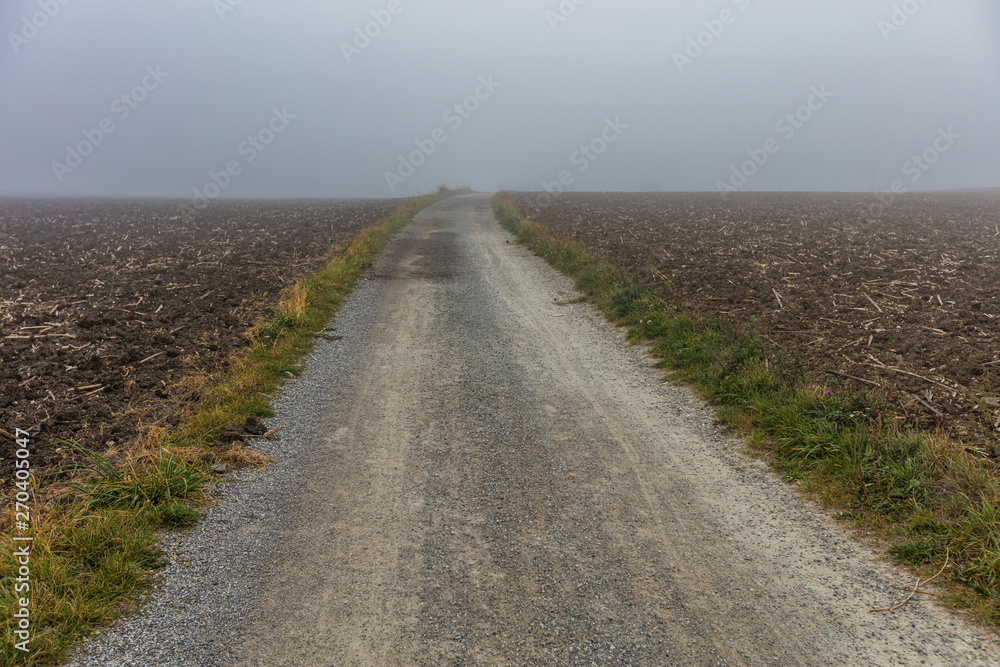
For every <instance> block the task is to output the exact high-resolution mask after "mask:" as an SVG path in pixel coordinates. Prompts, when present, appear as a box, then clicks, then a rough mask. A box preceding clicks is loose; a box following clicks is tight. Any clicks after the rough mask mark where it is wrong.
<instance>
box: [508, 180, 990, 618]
mask: <svg viewBox="0 0 1000 667" xmlns="http://www.w3.org/2000/svg"><path fill="white" fill-rule="evenodd" d="M493 209H494V213H495V214H496V217H497V220H498V221H499V222H500V224H501V225H502V226H503V227H505V228H506V229H507V230H509V231H510V232H511V233H513V234H514V235H515V236H516V237H517V239H518V241H519V242H520V243H522V244H524V245H525V246H527V247H528V248H530V249H531V250H533V251H534V252H535V253H537V254H538V255H540V256H541V257H543V258H545V259H546V260H547V261H548V262H549V263H551V264H552V265H553V266H555V267H556V268H558V269H559V270H561V271H562V272H564V273H566V274H568V275H569V276H571V277H573V278H575V279H576V286H577V289H579V290H580V291H581V292H582V293H583V294H585V295H586V297H587V298H588V300H589V301H590V302H591V303H593V304H594V305H595V306H596V307H598V308H599V309H600V310H602V311H603V312H604V313H605V315H606V316H607V317H608V318H609V319H611V320H612V321H614V322H616V323H618V324H620V325H623V326H627V327H628V328H629V336H630V338H631V339H632V340H633V341H636V342H638V341H645V342H647V343H648V344H649V345H650V347H651V351H652V353H653V355H654V356H655V357H657V358H658V359H660V362H659V363H660V365H661V367H665V368H669V369H671V371H672V373H671V379H672V380H677V381H681V382H684V383H687V384H689V385H690V386H692V387H693V388H694V389H695V390H696V391H698V392H699V393H700V394H701V395H702V396H704V397H705V398H706V399H707V400H708V401H710V402H711V403H712V404H714V405H715V406H716V412H717V416H718V418H719V420H720V421H721V422H723V423H725V424H727V425H728V426H730V427H732V428H734V429H736V430H737V431H739V432H740V433H742V434H744V435H746V436H747V437H748V439H749V441H750V443H751V445H752V446H753V447H754V448H755V449H756V450H757V451H758V452H759V453H761V454H762V455H764V456H766V457H767V459H768V460H769V461H770V463H771V464H772V465H773V466H774V467H775V468H777V469H778V470H780V471H782V472H783V473H784V475H785V476H786V478H789V479H795V480H798V481H799V482H800V484H801V485H802V488H803V489H804V490H805V491H806V492H807V493H809V494H810V495H812V496H813V497H814V498H816V499H818V500H820V501H822V502H824V503H826V504H827V505H828V506H830V507H833V508H835V509H838V510H840V514H839V517H840V518H842V519H845V520H848V521H850V522H851V524H852V526H854V527H855V528H857V529H859V530H860V531H863V532H865V533H867V534H871V535H874V536H876V537H878V538H879V539H880V541H881V542H882V543H883V544H884V545H885V546H886V547H887V549H888V551H889V552H890V553H891V555H892V556H893V557H894V558H895V559H896V560H897V561H898V562H899V563H901V564H903V565H905V566H908V567H909V568H911V569H912V570H913V571H914V572H915V573H917V574H918V575H922V576H923V577H928V576H930V575H931V574H933V573H934V572H936V571H937V570H938V568H941V567H942V566H944V564H945V562H946V561H947V563H948V566H947V568H945V571H944V573H943V574H942V575H941V577H939V579H938V580H936V581H938V582H940V581H942V580H943V581H944V582H946V583H947V584H948V585H947V590H948V593H947V594H946V595H945V596H944V597H943V598H942V600H943V601H944V603H945V604H948V605H951V606H953V607H957V608H964V609H967V610H969V611H970V612H971V613H972V614H973V616H974V617H976V618H977V619H978V620H980V621H984V622H986V623H991V624H1000V521H998V518H1000V517H998V513H1000V512H998V507H1000V506H998V502H1000V478H998V475H997V473H996V470H995V469H993V468H991V467H990V465H989V464H988V463H987V462H984V461H983V460H981V459H980V458H979V457H976V456H970V455H969V454H968V453H967V452H966V450H965V449H964V448H963V447H962V446H961V445H960V444H959V443H952V442H948V441H946V440H943V439H941V438H939V437H937V436H935V435H933V434H928V433H923V432H918V431H915V430H907V429H903V428H900V427H898V426H895V425H894V421H893V420H891V419H889V418H888V417H889V416H890V415H891V414H892V409H893V408H892V406H890V405H888V404H886V403H884V402H881V401H879V400H877V399H875V398H873V397H871V396H870V395H868V394H867V393H865V392H863V391H857V390H855V389H853V388H851V387H850V386H848V385H846V384H844V383H843V382H840V381H838V380H836V379H834V378H831V379H830V381H829V382H823V383H821V382H818V381H816V380H815V379H812V380H811V379H810V377H811V376H810V374H809V372H808V369H806V368H803V367H802V366H801V365H800V364H798V363H796V361H795V360H794V359H791V358H782V357H778V356H776V355H775V354H774V353H771V352H769V351H768V350H767V349H766V348H765V346H764V344H763V343H762V341H761V338H760V337H759V336H758V335H757V334H756V333H755V332H754V331H753V329H752V328H749V329H745V328H740V327H738V326H736V325H734V324H732V323H727V322H720V321H713V320H708V319H702V318H696V317H692V316H690V315H688V314H686V313H685V312H684V311H683V310H682V309H680V308H679V307H678V306H677V305H676V304H673V303H671V302H670V297H669V295H667V294H660V293H658V292H657V291H656V290H654V288H652V287H649V286H643V285H641V284H639V283H638V282H637V280H636V279H635V278H634V277H632V276H630V275H628V274H627V273H625V272H623V271H621V270H619V269H618V268H616V267H615V266H613V265H611V264H609V263H608V262H606V261H604V260H603V259H601V258H599V257H596V256H594V255H592V254H589V253H588V252H587V251H586V250H585V249H584V248H583V247H582V246H580V245H577V244H575V243H571V242H566V241H564V240H561V239H558V238H555V237H554V236H553V235H552V234H551V233H550V232H549V231H548V230H547V229H546V228H544V227H543V226H541V225H538V224H536V223H533V222H531V221H528V220H524V219H522V217H521V215H520V213H519V211H518V210H517V208H516V206H515V204H514V202H513V200H511V199H510V198H509V197H507V196H506V195H504V194H503V193H501V194H499V195H497V196H496V197H494V199H493Z"/></svg>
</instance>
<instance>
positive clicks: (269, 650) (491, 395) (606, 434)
mask: <svg viewBox="0 0 1000 667" xmlns="http://www.w3.org/2000/svg"><path fill="white" fill-rule="evenodd" d="M574 297H575V293H574V292H573V291H572V289H571V285H570V283H569V282H568V281H567V280H566V279H564V278H563V277H561V276H558V275H556V274H555V272H554V271H553V270H552V269H551V268H549V267H548V266H547V265H546V264H544V262H542V260H540V259H539V258H537V257H534V256H532V255H531V254H530V253H528V252H527V251H526V250H524V249H522V248H520V247H518V246H516V245H514V244H513V242H512V241H511V237H510V236H509V235H508V234H506V233H505V232H503V231H502V230H501V229H500V228H499V227H498V226H497V224H496V223H495V221H494V220H493V217H492V213H491V211H490V206H489V199H488V197H487V196H485V195H470V196H462V197H455V198H452V199H449V200H446V201H444V202H442V203H439V204H437V205H435V206H433V207H432V208H430V209H428V210H426V211H425V212H424V213H422V214H421V215H420V216H419V217H418V218H417V220H416V222H415V223H414V224H413V225H412V226H411V227H410V228H408V229H407V230H406V231H405V232H403V233H402V234H401V235H400V236H399V237H397V239H396V240H395V241H393V243H392V244H391V245H390V247H389V248H388V250H387V251H386V253H385V254H384V255H383V257H382V258H381V259H380V261H379V263H378V264H377V266H376V267H375V268H374V270H373V271H372V272H371V274H370V276H369V279H368V280H366V281H365V282H364V283H363V284H362V286H361V287H359V289H358V291H357V292H355V294H354V295H353V296H352V298H351V300H350V301H349V303H348V304H347V305H346V306H345V309H344V310H343V311H342V313H341V315H340V316H339V317H338V319H337V321H336V322H335V323H334V326H336V327H337V334H338V335H342V336H344V339H343V340H341V341H336V342H329V343H323V345H322V346H321V348H320V349H318V351H317V354H316V357H315V360H314V361H312V362H310V368H309V370H308V371H307V372H306V373H305V374H304V375H303V377H302V378H300V379H299V380H296V381H295V382H293V383H292V384H291V385H290V386H289V388H288V390H287V391H286V393H285V395H284V396H283V398H282V401H281V404H280V405H279V411H278V415H277V417H276V418H275V419H274V420H273V423H274V424H275V425H277V424H286V425H287V426H286V429H287V430H286V436H285V439H284V441H283V443H282V445H281V446H280V448H279V449H277V450H275V451H274V452H272V455H274V456H275V457H276V458H278V459H279V460H280V463H279V464H278V465H276V466H274V467H273V468H272V469H271V470H269V471H268V472H266V473H263V474H262V475H260V476H258V477H255V478H253V479H250V480H249V481H247V482H245V484H247V485H250V488H253V486H254V485H260V484H265V486H264V487H261V488H262V489H263V490H261V491H259V492H253V493H256V494H257V495H256V496H254V497H256V498H258V499H257V500H254V498H251V497H250V496H252V495H253V493H250V492H245V491H240V492H234V493H236V494H237V495H236V496H233V498H230V500H229V506H228V507H226V508H223V509H220V510H218V511H217V512H215V513H213V514H212V515H210V517H209V520H208V521H206V523H205V525H203V526H202V527H201V528H199V529H198V531H202V534H201V536H200V537H199V532H198V531H196V532H195V533H193V534H191V535H190V536H187V537H185V538H184V539H185V540H188V541H187V542H183V543H181V542H174V543H170V545H169V548H168V551H170V552H171V553H173V554H175V555H176V554H177V553H182V552H183V553H189V554H190V553H192V552H194V551H199V553H200V555H199V556H198V557H194V556H190V558H191V559H194V561H195V562H194V563H193V564H190V565H189V566H188V569H189V570H190V568H194V569H195V573H194V574H192V573H191V572H190V571H188V572H181V571H180V570H182V569H183V568H174V569H172V570H171V571H169V572H168V573H167V576H166V584H165V592H164V593H162V594H161V596H160V598H161V599H162V597H163V596H164V595H165V596H167V597H168V598H169V599H170V600H173V601H174V602H171V603H170V604H164V603H162V602H160V603H155V604H154V605H153V607H152V608H151V609H150V612H149V614H147V616H146V617H145V618H144V619H142V620H141V622H140V625H138V626H137V625H134V624H133V626H132V627H131V628H130V629H126V628H124V627H122V628H116V629H114V630H112V631H111V632H110V633H109V634H108V635H107V636H106V637H104V638H102V639H101V640H100V641H99V642H98V643H97V645H96V646H97V647H96V648H92V649H90V651H91V652H90V653H89V657H86V656H85V657H84V658H83V661H82V662H81V663H80V664H97V663H88V662H86V660H87V659H96V658H95V657H94V656H101V657H104V658H108V659H112V658H115V657H117V658H118V660H117V661H116V662H114V663H112V662H109V663H108V664H132V663H131V662H129V660H133V659H134V660H139V657H138V656H141V655H145V656H146V660H147V662H146V663H140V662H137V663H136V664H154V663H155V664H161V663H160V662H157V660H162V661H163V662H162V664H220V665H221V664H229V665H241V666H243V665H246V666H255V667H256V666H258V665H268V666H278V665H296V666H311V665H324V666H328V665H338V666H339V665H660V664H663V665H1000V651H998V650H997V646H996V644H995V643H993V642H992V640H988V639H983V638H982V637H981V636H977V631H976V630H975V629H974V628H971V627H970V626H967V625H965V624H964V623H962V622H961V621H960V620H958V619H957V618H956V617H955V616H953V615H952V614H950V613H949V612H946V611H943V610H941V609H939V608H937V607H935V606H934V605H933V603H931V602H926V601H914V602H911V603H910V604H908V605H906V606H905V607H903V608H902V609H899V610H897V611H894V612H891V613H868V612H867V610H868V609H869V608H870V607H883V606H888V605H891V604H893V603H894V602H896V601H898V600H901V599H902V597H904V596H905V592H903V591H900V590H899V588H897V587H899V586H906V585H908V584H909V585H912V583H913V582H912V578H910V577H908V576H906V575H904V574H902V573H900V572H899V571H897V570H895V569H894V568H892V567H891V566H889V565H887V564H885V563H882V562H879V561H878V560H877V559H876V558H875V557H874V556H873V555H872V554H871V553H870V552H869V551H867V550H866V549H865V548H863V547H860V546H858V545H857V543H856V542H854V541H852V540H851V539H849V538H848V537H847V536H846V534H845V533H844V532H843V531H842V530H841V529H840V528H839V527H838V526H837V524H836V522H835V521H834V520H833V519H831V518H829V517H828V516H826V515H825V514H824V513H822V512H821V511H819V510H817V509H816V508H815V507H813V506H811V505H810V504H809V503H807V502H805V501H803V500H801V499H800V498H799V497H798V496H797V494H796V491H795V489H794V488H793V487H791V486H790V485H788V484H785V483H783V482H782V481H781V480H780V479H779V478H778V477H777V476H775V475H774V474H773V473H771V472H769V471H768V470H767V468H766V467H765V465H764V464H763V463H761V462H759V461H755V460H753V459H751V458H749V457H747V456H745V455H743V454H741V453H740V450H741V449H742V448H743V445H742V444H741V443H740V442H739V441H738V440H736V439H734V438H732V437H731V436H729V435H727V434H726V433H725V432H723V431H722V430H721V429H719V428H718V427H716V426H714V425H713V423H712V417H711V413H710V412H709V411H708V410H707V409H706V408H704V407H703V406H702V404H701V403H700V402H699V401H697V400H696V399H695V398H694V397H693V396H692V395H691V394H690V393H689V392H688V391H687V390H685V389H681V388H677V387H673V386H671V385H669V384H665V383H663V382H662V381H661V378H660V375H661V374H660V372H658V371H656V370H655V369H653V368H652V364H651V361H650V360H649V358H648V357H647V356H646V354H645V352H644V351H643V350H642V349H641V348H637V347H628V346H627V345H625V344H624V342H623V339H622V332H621V331H619V330H616V329H614V328H613V327H610V326H609V325H608V324H607V323H606V322H605V321H604V320H602V319H601V318H599V317H598V316H597V315H596V314H595V313H594V312H593V311H592V310H591V308H590V307H589V306H587V305H586V304H580V303H570V301H572V300H573V298H574ZM295 466H299V467H300V468H301V470H299V471H294V470H292V468H294V467H295ZM290 471H291V472H290ZM275 475H276V476H277V479H279V480H284V481H282V482H281V483H280V485H278V486H280V487H281V490H280V493H279V492H278V491H276V490H275V488H276V487H275V486H274V484H273V483H271V484H272V486H271V487H267V486H266V484H267V483H266V482H262V481H261V480H262V479H267V478H268V477H270V478H272V479H273V478H274V476H275ZM283 476H284V477H283ZM289 480H291V481H289ZM268 489H270V490H268ZM239 494H243V495H239ZM262 496H267V497H269V498H271V501H270V502H271V503H272V504H271V505H266V510H261V511H259V512H258V511H257V510H254V509H252V508H254V507H256V505H255V504H254V503H258V502H260V501H259V497H262ZM275 499H276V500H275ZM244 500H245V502H243V501H244ZM237 501H240V502H239V503H238V502H237ZM248 508H251V509H248ZM255 545H256V546H255ZM262 545H266V546H262ZM211 549H215V550H216V552H215V555H212V556H208V555H206V554H205V553H204V552H205V550H211ZM220 554H221V555H220ZM199 559H200V560H199ZM185 578H186V579H185ZM180 580H184V581H191V580H197V581H198V582H199V583H205V585H204V586H202V587H200V588H199V587H197V586H194V585H193V584H190V585H189V584H187V583H183V581H182V582H181V583H180V584H178V583H176V581H180ZM209 580H215V581H214V583H213V585H208V584H207V582H208V581H209ZM178 587H179V588H178ZM204 588H208V589H209V592H204V591H203V589H204ZM175 589H177V590H183V591H188V592H190V593H191V594H190V595H189V596H188V597H184V595H183V594H180V593H177V592H176V590H175ZM172 590H174V592H171V591H172ZM223 590H225V591H227V592H226V594H225V595H224V596H223V595H221V594H220V593H218V592H217V591H223ZM223 598H224V599H225V602H224V603H222V602H219V600H222V599H223ZM213 606H215V607H217V608H213ZM123 625H124V624H123ZM191 628H197V631H196V632H194V631H192V630H191ZM185 633H187V634H185ZM978 634H979V635H982V634H983V633H982V632H979V633H978ZM95 651H96V652H95ZM122 656H124V657H122ZM154 656H159V657H155V659H154ZM171 660H173V662H171Z"/></svg>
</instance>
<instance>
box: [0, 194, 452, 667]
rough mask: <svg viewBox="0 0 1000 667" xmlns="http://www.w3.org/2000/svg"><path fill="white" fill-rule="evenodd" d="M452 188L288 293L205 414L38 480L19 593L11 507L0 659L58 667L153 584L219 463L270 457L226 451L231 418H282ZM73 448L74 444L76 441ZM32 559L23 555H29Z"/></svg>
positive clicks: (419, 202) (206, 403)
mask: <svg viewBox="0 0 1000 667" xmlns="http://www.w3.org/2000/svg"><path fill="white" fill-rule="evenodd" d="M452 194H454V193H453V192H452V191H448V190H445V189H442V190H441V191H439V192H438V193H436V194H433V195H428V196H425V197H421V198H418V199H411V200H407V201H405V202H404V203H402V204H401V205H400V206H399V208H398V209H397V210H396V211H395V212H394V213H392V214H391V215H389V216H388V217H387V218H385V219H383V220H381V221H379V223H377V224H376V225H374V226H373V227H371V228H369V229H368V230H366V231H364V232H362V233H360V234H358V235H357V236H355V237H354V238H353V239H352V240H351V241H350V243H349V244H348V245H347V246H346V248H344V249H343V250H342V251H341V252H338V253H337V254H336V256H335V257H334V258H333V259H332V260H331V261H330V262H329V263H328V264H327V265H326V266H325V267H324V268H323V269H321V270H320V271H318V272H316V273H314V274H312V275H310V276H308V277H306V278H304V279H302V280H300V281H298V282H297V283H295V284H294V285H293V286H291V287H290V288H289V289H287V290H286V291H285V294H284V297H283V299H282V301H281V303H280V304H279V305H278V307H277V308H276V309H275V312H274V313H273V315H272V316H271V318H270V319H268V320H267V321H263V322H259V323H258V324H257V325H256V326H255V327H254V328H253V329H252V331H251V335H250V341H249V344H248V346H247V348H246V349H245V351H244V352H243V353H242V354H241V355H240V356H238V357H237V358H236V359H234V360H233V361H232V363H231V365H230V367H229V369H228V371H227V374H226V375H225V377H223V378H218V379H211V378H209V379H208V381H202V383H201V387H200V389H201V394H202V400H201V402H200V404H199V406H198V408H197V409H196V411H195V412H194V413H193V414H192V415H189V416H188V417H187V418H186V419H184V420H183V421H182V422H181V424H180V425H179V426H178V428H177V430H176V431H175V432H173V433H167V432H165V431H160V432H150V433H149V434H148V435H149V437H147V438H146V439H145V441H144V442H142V443H138V444H137V446H136V447H134V448H133V449H132V450H131V451H128V452H126V453H125V455H124V457H123V461H122V462H121V463H120V464H118V465H112V464H111V463H109V461H108V459H106V458H104V457H102V456H100V455H98V454H95V453H93V452H89V451H87V450H83V449H80V452H81V453H82V454H83V455H84V458H85V460H86V461H87V463H85V464H83V465H81V466H79V467H78V468H77V470H76V471H75V473H76V474H75V475H74V478H75V481H74V482H72V483H69V484H66V483H63V484H60V485H58V487H57V486H56V485H47V484H45V482H44V481H39V480H36V479H32V480H31V484H32V490H33V494H32V495H33V497H34V498H35V504H34V507H33V508H32V517H31V519H32V520H31V530H30V532H27V533H22V532H20V531H18V533H17V534H18V535H19V536H20V535H24V536H30V537H32V538H33V540H34V541H33V542H32V543H31V552H30V563H29V567H30V587H31V588H30V592H26V591H21V592H15V586H16V585H17V583H18V582H17V577H18V569H19V567H20V565H21V564H19V563H18V562H17V559H16V557H15V550H16V549H19V548H21V545H22V544H23V543H20V542H15V541H14V540H13V535H14V531H13V530H10V528H11V526H12V525H13V524H12V520H13V510H12V511H11V512H10V515H9V516H5V517H3V520H4V523H3V527H4V528H6V529H7V530H4V531H3V533H2V534H0V614H2V615H3V619H2V621H0V623H2V628H3V629H2V632H0V635H2V642H3V647H2V649H0V666H4V667H6V666H7V665H50V664H55V663H57V662H59V661H60V660H62V659H64V658H65V657H66V655H67V654H68V653H69V651H70V650H72V648H73V647H74V646H76V645H77V644H78V643H79V642H80V641H81V640H82V639H83V638H85V637H86V636H88V635H90V634H91V633H93V632H94V630H95V629H97V628H99V627H101V626H103V625H106V624H107V623H108V622H110V621H111V620H113V619H115V618H117V617H119V616H121V615H122V614H124V613H126V612H127V611H128V610H129V609H130V608H132V607H133V606H134V605H135V604H136V603H138V602H139V601H141V599H142V597H143V596H144V595H145V594H146V593H147V592H148V591H149V590H151V587H152V584H153V572H154V570H155V569H156V568H157V567H161V566H162V565H163V564H164V562H163V560H162V555H161V553H160V552H159V551H158V549H157V546H156V542H157V534H158V532H159V531H161V530H163V529H167V528H180V527H186V526H190V525H193V524H194V523H196V522H197V521H198V519H199V517H200V515H199V513H198V511H197V509H196V508H197V507H198V506H199V505H203V504H204V503H206V502H210V501H211V496H210V488H211V485H212V483H213V482H214V480H215V478H216V475H215V471H216V470H217V469H218V468H219V467H221V466H220V463H221V464H226V465H231V466H236V467H238V466H241V465H254V464H261V463H264V462H265V461H266V459H265V458H264V457H263V456H261V455H260V454H257V453H256V452H253V451H252V450H248V449H247V448H245V447H242V446H235V447H234V446H226V445H224V444H223V443H221V442H220V434H221V432H222V429H223V427H225V426H226V425H243V424H244V423H245V422H246V419H247V418H248V417H251V416H254V417H267V416H270V415H271V414H272V411H271V407H270V402H271V398H272V396H273V395H274V392H275V391H276V390H277V389H278V388H279V387H280V386H281V384H282V383H283V382H284V381H285V380H286V379H287V378H289V377H294V376H295V375H297V374H298V373H299V372H300V371H301V360H302V358H303V357H304V356H305V355H306V354H308V353H309V352H310V351H311V350H312V348H313V344H314V340H315V337H316V335H317V333H318V332H320V331H321V330H322V329H324V327H325V326H326V323H327V322H328V321H329V320H330V318H332V317H333V315H334V314H335V313H336V312H337V310H338V308H339V307H340V305H341V303H342V302H343V300H344V299H345V298H346V296H347V295H348V293H350V291H351V289H352V288H353V287H354V286H355V285H356V284H357V282H358V281H359V280H360V279H361V277H362V276H363V275H364V272H365V270H366V269H367V268H368V267H369V266H370V265H371V264H372V262H374V260H375V259H376V258H377V257H378V255H379V253H380V252H381V251H382V249H383V248H384V247H385V246H386V244H387V243H388V242H389V240H390V239H391V238H392V237H393V236H394V235H395V234H396V233H397V232H399V231H400V230H401V229H403V228H404V227H405V226H406V225H407V224H409V223H410V222H411V221H412V220H413V217H414V216H415V215H416V214H417V213H418V212H419V211H420V210H422V209H423V208H425V207H427V206H429V205H431V204H433V203H435V202H437V201H440V200H441V199H444V198H446V197H449V196H451V195H452ZM66 446H67V447H74V446H75V445H73V444H72V443H67V445H66ZM22 558H23V557H22ZM21 597H30V601H31V602H30V606H29V611H30V633H31V641H30V644H29V645H28V648H29V651H28V652H23V651H20V650H17V649H15V648H14V647H15V644H16V643H18V642H19V641H20V640H21V638H19V637H17V635H16V634H15V632H16V630H17V629H18V628H17V627H16V623H17V621H16V620H15V619H14V614H15V612H16V611H17V610H18V609H19V608H20V605H19V604H18V599H19V598H21Z"/></svg>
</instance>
